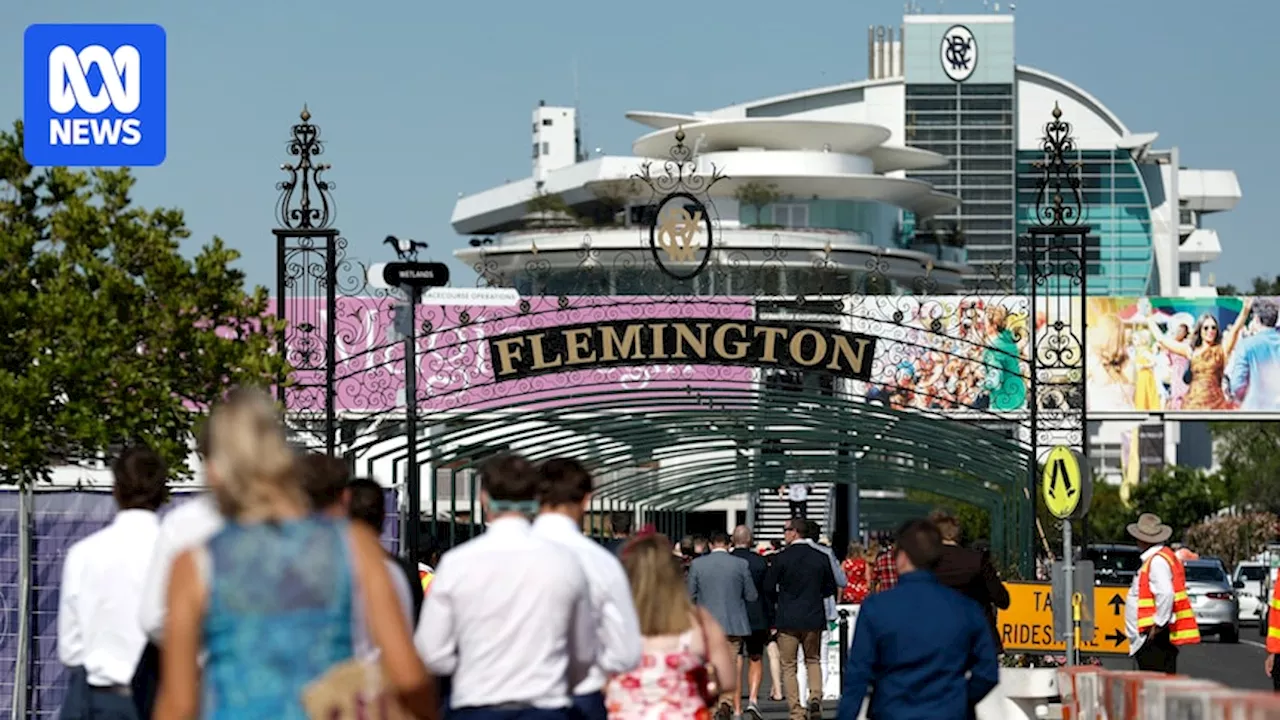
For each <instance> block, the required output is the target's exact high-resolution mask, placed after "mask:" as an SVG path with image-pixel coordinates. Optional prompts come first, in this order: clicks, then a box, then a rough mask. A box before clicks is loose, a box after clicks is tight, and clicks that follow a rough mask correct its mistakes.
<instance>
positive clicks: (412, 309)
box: [404, 287, 458, 563]
mask: <svg viewBox="0 0 1280 720" xmlns="http://www.w3.org/2000/svg"><path fill="white" fill-rule="evenodd" d="M404 293H405V295H406V296H407V297H408V298H409V301H408V302H407V303H406V305H407V307H406V309H405V312H406V313H407V314H408V328H407V329H408V331H409V332H407V333H405V334H404V433H405V441H406V443H407V445H406V453H405V462H407V463H408V465H409V467H408V469H407V473H406V476H405V492H407V493H408V494H409V498H408V502H407V503H406V505H407V508H408V510H407V513H406V514H407V515H408V516H409V522H408V523H407V527H405V529H404V530H405V544H404V553H405V557H406V558H408V559H409V562H412V563H416V562H418V561H420V560H421V559H422V558H421V555H420V553H421V549H422V472H421V470H422V469H421V467H420V466H419V465H418V300H419V294H418V290H417V289H416V288H414V287H405V288H404ZM450 496H451V497H453V498H454V502H455V504H456V498H457V487H456V486H455V487H454V488H453V489H452V490H451V491H450ZM449 523H450V527H451V528H452V527H453V526H456V525H457V524H458V519H457V508H456V507H455V508H454V512H451V513H450V515H449ZM450 533H451V534H452V530H451V531H450ZM452 543H453V538H452V537H450V546H452Z"/></svg>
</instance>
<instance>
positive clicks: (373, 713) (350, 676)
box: [302, 659, 413, 720]
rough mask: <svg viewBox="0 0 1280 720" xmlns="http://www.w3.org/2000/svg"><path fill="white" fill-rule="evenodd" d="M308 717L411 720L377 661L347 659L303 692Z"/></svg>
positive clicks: (348, 719)
mask: <svg viewBox="0 0 1280 720" xmlns="http://www.w3.org/2000/svg"><path fill="white" fill-rule="evenodd" d="M302 706H303V708H305V709H306V711H307V717H308V718H310V719H311V720H412V717H413V716H412V715H410V714H409V712H408V711H407V710H405V709H404V707H403V706H402V705H401V704H400V701H399V700H398V699H397V698H396V696H395V693H394V692H393V691H392V690H391V688H390V686H388V685H387V683H386V680H385V678H383V677H382V668H381V666H380V665H379V664H378V662H377V661H368V660H359V659H353V660H347V661H344V662H341V663H338V664H337V665H334V666H333V667H331V668H329V670H328V671H326V672H325V674H324V675H321V676H320V677H319V678H318V679H316V680H314V681H312V682H311V684H310V685H308V686H307V687H306V688H305V689H304V690H303V691H302Z"/></svg>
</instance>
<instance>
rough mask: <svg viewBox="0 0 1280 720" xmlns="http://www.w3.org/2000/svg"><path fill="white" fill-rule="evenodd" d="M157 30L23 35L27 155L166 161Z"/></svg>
mask: <svg viewBox="0 0 1280 720" xmlns="http://www.w3.org/2000/svg"><path fill="white" fill-rule="evenodd" d="M165 51H166V42H165V32H164V28H162V27H160V26H159V25H51V24H44V25H32V26H30V27H28V28H27V32H26V35H25V37H24V38H23V47H22V59H23V63H22V65H23V88H22V101H23V124H24V126H25V128H24V131H25V137H24V142H23V153H24V154H25V155H26V158H27V162H29V163H31V164H32V165H36V166H50V165H67V166H72V167H93V166H122V165H132V166H152V165H159V164H161V163H163V162H164V158H165V152H166V142H167V127H166V124H165V102H166V97H165V89H166V83H167V77H166V69H165Z"/></svg>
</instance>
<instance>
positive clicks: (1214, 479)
mask: <svg viewBox="0 0 1280 720" xmlns="http://www.w3.org/2000/svg"><path fill="white" fill-rule="evenodd" d="M1231 502H1232V493H1231V488H1230V486H1229V485H1228V483H1227V481H1226V480H1225V479H1224V478H1223V476H1222V475H1220V474H1216V473H1207V472H1205V471H1204V470H1200V469H1198V468H1187V467H1181V466H1178V465H1172V466H1169V467H1164V468H1161V469H1159V470H1157V471H1156V472H1154V473H1152V474H1151V476H1150V477H1148V478H1147V479H1146V480H1145V481H1144V482H1142V483H1140V484H1139V485H1138V486H1137V487H1136V488H1134V489H1133V492H1132V493H1131V494H1130V496H1129V506H1130V508H1132V512H1133V516H1134V517H1137V516H1138V514H1140V513H1144V512H1150V513H1155V514H1157V515H1159V516H1160V519H1161V520H1162V521H1164V523H1165V524H1166V525H1168V526H1170V527H1172V528H1173V533H1174V537H1175V538H1176V537H1182V534H1183V533H1184V532H1186V530H1187V529H1188V528H1190V527H1191V526H1192V525H1195V524H1196V523H1198V522H1200V520H1202V519H1204V518H1206V517H1208V516H1210V515H1212V514H1213V513H1215V512H1217V511H1218V510H1221V509H1222V508H1224V507H1227V506H1229V505H1231Z"/></svg>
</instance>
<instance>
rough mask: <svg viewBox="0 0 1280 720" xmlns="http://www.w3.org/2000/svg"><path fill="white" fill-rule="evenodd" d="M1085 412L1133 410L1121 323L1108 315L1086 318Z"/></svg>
mask: <svg viewBox="0 0 1280 720" xmlns="http://www.w3.org/2000/svg"><path fill="white" fill-rule="evenodd" d="M1088 332H1089V360H1088V363H1089V366H1088V369H1087V371H1088V376H1089V409H1091V410H1132V409H1133V362H1132V357H1131V353H1130V349H1129V338H1128V332H1127V330H1126V328H1125V324H1124V321H1123V320H1121V319H1120V318H1119V317H1118V316H1116V315H1114V314H1112V313H1101V314H1099V315H1098V316H1097V317H1096V319H1093V318H1091V319H1090V327H1089V331H1088Z"/></svg>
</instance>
